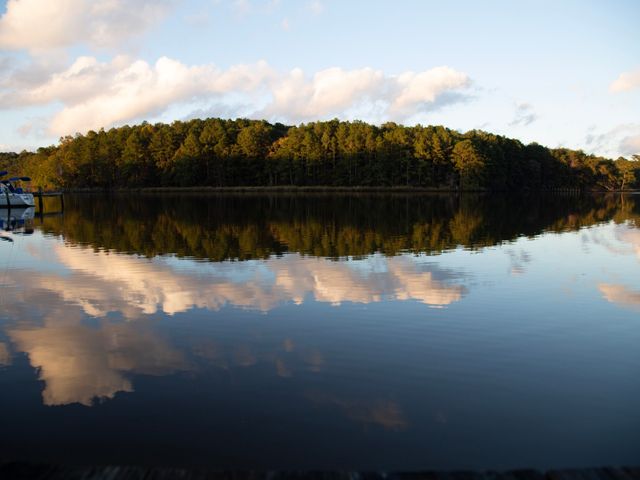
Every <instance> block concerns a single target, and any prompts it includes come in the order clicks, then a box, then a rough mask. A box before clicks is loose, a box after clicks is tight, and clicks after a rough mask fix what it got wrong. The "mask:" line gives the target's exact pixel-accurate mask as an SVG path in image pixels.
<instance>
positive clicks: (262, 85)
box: [0, 56, 471, 136]
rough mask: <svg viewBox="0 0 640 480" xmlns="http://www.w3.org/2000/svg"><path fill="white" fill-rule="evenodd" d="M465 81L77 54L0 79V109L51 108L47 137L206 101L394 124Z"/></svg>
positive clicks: (304, 116) (287, 115) (285, 114)
mask: <svg viewBox="0 0 640 480" xmlns="http://www.w3.org/2000/svg"><path fill="white" fill-rule="evenodd" d="M470 83H471V81H470V79H469V77H468V76H467V75H466V74H464V73H462V72H459V71H457V70H455V69H453V68H451V67H447V66H440V67H435V68H431V69H429V70H425V71H422V72H404V73H402V74H400V75H388V74H385V73H384V72H382V71H380V70H375V69H372V68H361V69H353V70H345V69H342V68H337V67H333V68H328V69H325V70H321V71H319V72H317V73H315V74H314V75H312V76H309V75H306V74H305V72H303V71H302V70H301V69H298V68H296V69H293V70H291V71H288V72H280V71H278V70H276V69H274V68H273V67H271V66H270V65H269V64H267V63H266V62H264V61H261V62H258V63H255V64H248V65H234V66H231V67H229V68H227V69H220V68H218V67H216V66H215V65H212V64H207V65H195V66H189V65H186V64H184V63H182V62H180V61H178V60H175V59H171V58H168V57H161V58H159V59H158V60H157V61H156V62H155V63H154V64H150V63H148V62H146V61H143V60H136V59H132V58H129V57H126V56H117V57H115V58H113V59H112V60H111V61H108V62H101V61H99V60H98V59H97V58H95V57H92V56H82V57H79V58H77V59H76V60H75V61H74V62H73V63H72V64H71V65H70V66H69V67H67V68H66V69H64V70H62V71H60V72H56V73H52V74H50V75H49V76H47V77H46V78H43V79H42V81H41V82H39V83H37V84H35V85H34V84H32V85H25V84H24V83H23V82H20V81H19V80H18V79H17V78H14V79H12V78H9V79H7V80H5V81H4V82H3V83H2V87H0V88H2V91H0V108H20V107H25V106H34V105H50V104H57V103H59V104H61V105H62V107H61V109H60V110H59V111H57V113H55V114H54V115H53V117H52V118H51V120H50V123H49V133H50V134H52V135H57V136H60V135H68V134H73V133H75V132H86V131H87V130H89V129H98V128H101V127H105V128H108V127H111V126H114V125H119V124H124V123H126V122H131V121H136V120H141V119H149V118H153V117H155V116H157V115H159V114H161V113H162V112H164V111H166V110H167V109H169V108H171V107H173V106H176V105H181V104H182V105H185V104H186V105H189V104H193V103H195V102H197V103H198V106H199V108H202V106H203V105H207V104H208V103H212V104H218V105H222V106H223V107H222V110H224V111H225V113H229V112H232V113H235V114H236V115H237V116H249V117H260V118H268V119H270V120H273V121H284V122H294V123H297V122H301V121H309V120H317V119H329V118H333V117H336V116H341V117H343V118H344V117H345V116H346V117H353V118H355V117H357V116H366V117H369V118H375V117H379V118H380V119H381V120H387V119H391V120H398V121H402V120H404V119H407V118H409V117H411V116H412V115H415V114H417V113H421V112H426V111H430V110H434V109H436V108H440V107H442V106H443V105H445V104H447V103H453V102H456V101H459V100H460V94H461V92H462V91H464V90H465V89H467V88H468V87H469V86H470ZM454 93H457V94H458V95H457V96H456V95H452V94H454ZM247 106H249V107H247ZM212 113H215V112H212Z"/></svg>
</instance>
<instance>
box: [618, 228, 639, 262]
mask: <svg viewBox="0 0 640 480" xmlns="http://www.w3.org/2000/svg"><path fill="white" fill-rule="evenodd" d="M616 237H617V238H618V240H620V241H621V242H625V243H628V244H630V245H631V247H632V248H633V250H634V251H635V253H636V257H638V260H640V230H638V229H629V228H626V229H624V230H623V229H618V230H616Z"/></svg>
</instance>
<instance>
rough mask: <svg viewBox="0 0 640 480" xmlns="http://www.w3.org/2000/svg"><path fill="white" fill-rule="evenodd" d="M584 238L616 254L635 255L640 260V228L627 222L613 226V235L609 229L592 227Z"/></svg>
mask: <svg viewBox="0 0 640 480" xmlns="http://www.w3.org/2000/svg"><path fill="white" fill-rule="evenodd" d="M583 240H584V241H586V242H589V241H591V242H593V243H595V244H596V245H600V246H602V247H604V248H606V249H607V250H608V251H609V252H611V253H613V254H616V255H634V254H635V256H636V257H637V258H638V260H640V230H639V229H638V228H636V227H634V226H633V225H632V224H629V223H626V224H621V225H615V226H613V235H611V233H610V232H609V231H607V230H603V229H592V230H590V232H589V235H587V234H585V236H584V237H583Z"/></svg>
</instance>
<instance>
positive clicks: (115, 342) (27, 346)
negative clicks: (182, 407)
mask: <svg viewBox="0 0 640 480" xmlns="http://www.w3.org/2000/svg"><path fill="white" fill-rule="evenodd" d="M8 334H9V336H10V338H11V340H12V342H13V343H14V345H15V346H16V348H17V349H18V350H20V351H22V352H25V353H27V354H28V355H29V361H30V362H31V365H32V366H33V367H34V368H37V369H38V371H39V378H40V380H42V381H44V383H45V388H44V391H43V392H42V399H43V402H44V404H45V405H64V404H68V403H76V402H77V403H81V404H83V405H91V404H92V403H93V400H94V399H96V398H97V399H106V398H113V396H114V394H115V393H117V392H131V391H133V387H132V385H131V381H130V380H129V379H128V378H126V374H127V373H138V374H146V375H164V374H168V373H171V372H174V371H176V370H185V369H186V368H188V366H187V364H186V362H185V360H184V358H183V355H182V354H181V353H180V352H178V351H176V350H175V349H173V348H171V347H170V346H169V345H168V344H167V343H166V341H164V340H163V339H161V338H159V337H158V335H157V334H155V333H154V332H153V331H152V330H151V328H150V326H149V325H132V324H103V325H101V326H100V327H99V328H92V327H89V326H84V325H65V324H63V325H57V324H56V322H55V320H50V321H47V322H46V324H45V326H43V327H34V328H28V327H26V328H15V329H12V330H9V332H8Z"/></svg>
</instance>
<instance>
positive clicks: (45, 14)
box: [0, 0, 173, 51]
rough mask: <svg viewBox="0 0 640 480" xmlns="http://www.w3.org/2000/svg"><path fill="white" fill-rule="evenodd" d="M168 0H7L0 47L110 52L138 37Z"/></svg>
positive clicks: (0, 27)
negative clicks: (104, 49)
mask: <svg viewBox="0 0 640 480" xmlns="http://www.w3.org/2000/svg"><path fill="white" fill-rule="evenodd" d="M172 3H173V0H137V1H136V2H135V5H132V3H131V2H127V1H125V0H56V1H51V0H9V1H8V3H7V11H6V13H5V14H4V15H3V16H2V18H0V48H6V49H16V50H22V49H27V50H31V51H42V50H50V49H55V48H64V47H69V46H72V45H77V44H88V45H91V46H95V47H110V46H113V45H117V44H119V43H121V42H122V41H124V40H126V39H128V38H130V37H132V36H135V35H138V34H140V33H141V32H144V31H145V30H146V29H148V28H149V27H150V26H152V25H153V24H155V23H156V22H158V20H160V19H161V18H163V17H164V15H165V14H166V13H167V11H168V9H169V7H170V6H171V4H172Z"/></svg>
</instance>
